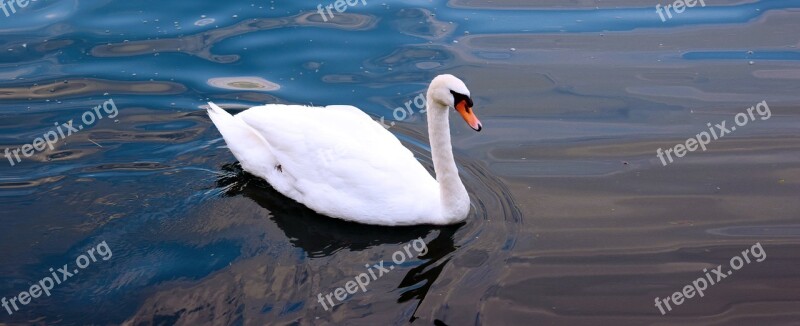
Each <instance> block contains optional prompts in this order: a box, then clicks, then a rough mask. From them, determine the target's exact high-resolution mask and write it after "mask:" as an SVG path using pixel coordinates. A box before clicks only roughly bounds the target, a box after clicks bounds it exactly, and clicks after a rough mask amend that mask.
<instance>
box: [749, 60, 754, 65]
mask: <svg viewBox="0 0 800 326" xmlns="http://www.w3.org/2000/svg"><path fill="white" fill-rule="evenodd" d="M748 63H749V64H750V65H751V66H752V65H754V64H756V62H755V61H753V60H750V62H748Z"/></svg>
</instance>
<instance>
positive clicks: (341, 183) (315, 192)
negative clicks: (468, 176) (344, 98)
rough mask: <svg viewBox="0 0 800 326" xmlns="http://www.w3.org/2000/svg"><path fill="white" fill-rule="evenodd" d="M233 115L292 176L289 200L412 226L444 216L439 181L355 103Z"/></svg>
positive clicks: (333, 213) (334, 212) (255, 110)
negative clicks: (257, 135) (294, 193)
mask: <svg viewBox="0 0 800 326" xmlns="http://www.w3.org/2000/svg"><path fill="white" fill-rule="evenodd" d="M236 117H237V118H239V119H241V120H242V121H244V122H245V123H247V124H248V125H249V126H250V127H251V128H253V129H254V130H256V131H257V132H258V133H260V134H261V136H262V137H263V138H264V139H266V141H267V142H268V143H269V145H270V146H271V152H272V153H273V154H274V155H275V157H276V159H277V161H278V162H279V164H281V166H282V170H283V172H284V173H285V174H287V176H288V177H291V178H292V179H293V180H295V181H294V184H293V186H294V187H295V188H296V190H297V192H298V193H299V194H300V198H294V197H292V196H290V197H292V198H293V199H295V200H297V201H299V202H302V203H303V204H306V205H307V206H309V207H310V208H312V209H315V210H317V211H318V212H320V213H323V214H326V215H330V216H334V217H340V218H345V219H347V218H352V217H354V216H356V217H360V218H361V219H362V220H360V222H366V223H380V224H410V223H412V222H411V221H414V220H416V219H421V218H428V219H429V218H432V217H434V216H435V215H436V214H439V213H440V212H439V210H438V206H437V204H438V202H439V201H438V199H439V193H438V184H437V183H436V181H435V180H434V179H433V178H432V177H431V175H430V174H429V173H428V171H427V170H425V168H424V167H423V166H422V165H421V164H420V163H419V162H418V161H417V160H416V158H414V155H413V154H412V153H411V151H409V150H408V149H407V148H405V147H404V146H403V145H402V144H401V143H400V141H399V140H397V138H396V137H394V135H392V134H391V133H390V132H388V131H387V130H386V129H385V128H383V127H382V126H381V125H380V124H378V123H377V122H375V121H373V120H372V119H371V118H370V117H369V116H368V115H367V114H366V113H364V112H362V111H361V110H359V109H357V108H355V107H352V106H328V107H324V108H321V107H303V106H286V105H267V106H262V107H254V108H251V109H249V110H246V111H244V112H242V113H239V114H238V115H237V116H236ZM400 215H402V216H400ZM363 219H375V220H370V221H364V220H363ZM387 220H388V221H387ZM404 221H408V222H407V223H404ZM393 222H394V223H393Z"/></svg>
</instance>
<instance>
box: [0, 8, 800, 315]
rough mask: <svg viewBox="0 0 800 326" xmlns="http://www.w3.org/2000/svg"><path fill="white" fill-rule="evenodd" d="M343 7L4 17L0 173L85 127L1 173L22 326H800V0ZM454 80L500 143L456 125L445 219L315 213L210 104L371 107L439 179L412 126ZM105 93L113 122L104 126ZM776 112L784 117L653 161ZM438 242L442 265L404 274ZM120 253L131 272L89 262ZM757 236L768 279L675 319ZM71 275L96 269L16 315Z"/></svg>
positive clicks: (760, 266)
mask: <svg viewBox="0 0 800 326" xmlns="http://www.w3.org/2000/svg"><path fill="white" fill-rule="evenodd" d="M330 3H334V2H333V1H331V2H325V1H323V2H298V1H249V2H236V1H174V2H170V1H166V2H164V1H130V2H128V1H117V0H113V1H91V2H85V1H69V0H58V1H48V0H39V1H36V2H30V4H29V5H28V6H27V7H25V8H18V10H17V12H16V13H13V14H10V15H9V16H8V17H6V16H5V14H4V13H3V12H2V11H0V45H2V46H0V103H2V105H0V155H3V154H5V152H3V151H5V150H6V149H7V148H8V149H10V150H13V149H19V148H22V147H23V146H24V145H25V144H32V143H33V142H34V140H35V139H36V138H37V137H43V135H45V134H47V133H48V132H51V131H56V130H55V128H57V127H59V126H63V124H65V123H68V122H69V121H70V120H72V121H73V122H74V126H75V128H78V126H81V127H83V129H78V130H76V131H75V132H73V133H72V134H71V135H68V136H67V135H65V137H59V139H58V141H57V142H55V143H54V146H53V147H54V148H53V149H52V150H51V149H49V148H48V149H45V150H42V151H35V153H34V154H33V155H30V157H22V158H21V160H20V161H19V162H14V160H13V158H11V159H9V156H3V157H2V158H0V208H2V213H0V225H2V226H0V299H3V298H5V299H6V300H10V299H11V298H16V299H17V303H16V304H17V305H19V306H18V308H19V309H18V310H14V309H13V307H12V306H9V307H11V308H8V310H7V309H6V308H5V307H2V306H0V325H6V324H7V325H28V324H39V325H86V324H123V323H127V324H136V325H151V324H158V325H173V324H177V325H264V324H275V325H284V324H301V325H316V324H320V325H329V324H347V325H382V324H393V325H395V324H407V323H414V324H421V325H431V324H436V325H443V324H447V325H466V324H475V325H516V324H520V325H528V324H548V325H583V324H591V325H596V324H608V325H627V324H631V325H641V324H681V325H686V324H698V325H708V324H758V325H773V324H783V325H790V324H796V323H797V322H798V320H800V314H798V311H800V309H798V308H800V291H799V290H800V278H798V276H797V275H800V265H798V264H797V263H796V262H797V259H798V254H797V253H798V247H800V232H798V213H800V204H799V203H798V201H797V196H798V194H800V173H799V172H800V139H798V136H797V135H798V132H799V131H800V114H799V113H798V112H800V111H798V108H800V94H799V93H798V92H797V91H798V89H800V63H798V58H799V56H798V53H800V52H798V48H797V47H798V46H799V45H800V34H798V33H797V31H798V30H800V23H798V22H800V1H796V0H784V1H744V0H742V1H738V0H725V1H722V0H720V1H712V0H706V4H707V6H706V7H694V8H687V9H686V11H685V12H683V13H680V14H674V13H673V15H674V17H673V18H672V19H669V20H667V21H664V22H662V21H661V19H660V18H659V16H658V14H657V13H656V11H655V5H656V4H657V3H661V4H662V5H666V4H667V3H665V2H658V1H636V2H635V4H631V3H628V2H622V1H604V2H597V1H569V2H556V1H539V2H536V3H526V2H522V1H513V0H508V1H502V2H491V3H485V2H477V1H471V0H452V1H449V2H446V1H439V0H436V1H402V2H373V1H369V0H367V1H366V5H363V4H362V3H361V2H360V1H359V2H358V5H355V6H352V7H348V8H347V11H346V12H344V13H337V12H334V14H335V16H336V17H335V18H334V19H332V20H330V21H324V20H323V18H322V17H321V16H320V15H319V14H318V13H317V5H320V4H321V5H323V6H325V5H327V4H330ZM443 73H450V74H454V75H456V76H458V77H460V78H461V79H463V80H464V81H465V82H466V84H467V85H468V86H469V88H470V90H471V93H472V97H473V100H474V102H475V108H474V109H475V112H476V113H477V114H478V116H479V117H480V119H481V121H482V122H483V125H484V130H483V131H481V132H480V133H475V132H473V131H472V130H471V129H469V127H467V126H466V125H464V124H463V123H461V122H460V121H457V119H456V117H457V116H455V115H454V116H453V117H454V118H453V124H452V133H453V146H454V149H455V156H456V160H457V163H458V166H459V170H460V173H461V177H462V179H463V180H464V183H465V185H466V187H467V189H468V191H469V192H470V196H471V198H472V203H473V207H472V211H471V213H470V217H469V218H468V220H467V221H466V222H465V223H462V224H459V225H454V226H449V227H431V226H418V227H404V228H383V227H372V226H364V225H357V224H351V223H345V222H340V221H336V220H331V219H329V218H326V217H324V216H319V215H317V214H315V213H313V212H312V211H310V210H308V209H306V208H304V207H303V206H302V205H300V204H297V203H294V202H292V201H291V200H289V199H287V198H285V197H283V196H281V195H280V194H278V193H277V192H276V191H274V190H273V189H271V188H270V186H269V185H268V184H266V183H265V182H264V181H262V180H258V179H257V178H255V177H253V176H251V175H249V174H247V173H244V172H243V171H242V170H241V167H240V166H239V165H238V164H237V162H236V159H235V158H234V157H233V156H232V155H231V154H230V152H229V151H228V149H227V147H226V146H225V143H224V141H223V140H222V139H221V136H220V134H219V132H218V131H217V130H216V129H215V127H214V126H213V125H212V124H211V122H210V121H209V119H208V117H207V116H206V113H205V109H204V105H205V104H206V102H208V101H214V102H215V103H219V104H220V105H222V106H223V107H225V108H226V109H229V110H230V111H231V112H238V111H239V110H241V109H244V108H248V107H251V106H255V105H260V104H264V103H283V104H303V105H317V106H322V105H330V104H348V105H355V106H357V107H359V108H361V109H362V110H364V111H365V112H367V113H368V114H370V115H371V116H373V117H374V118H376V119H380V118H384V119H385V121H386V123H389V122H393V123H395V125H393V126H392V127H391V128H390V131H391V132H392V133H394V134H395V135H396V136H397V137H398V138H399V139H400V140H401V141H402V142H403V143H404V144H405V145H406V146H407V147H409V148H410V149H411V150H412V151H413V152H414V153H415V155H417V157H418V158H419V160H420V161H421V162H422V164H423V165H424V166H425V167H426V168H428V169H429V170H430V169H432V163H431V160H430V148H429V146H428V139H427V132H426V129H425V128H426V124H425V118H424V115H422V114H414V115H411V116H409V117H407V118H405V119H398V118H396V117H395V116H394V114H393V113H394V109H395V108H397V107H402V106H403V104H404V103H406V102H407V101H409V100H412V99H413V98H414V97H416V96H417V95H418V94H419V93H420V92H423V91H424V90H425V88H426V87H427V84H428V83H429V82H430V80H431V79H432V78H433V77H435V76H436V75H438V74H443ZM109 100H111V101H113V103H114V105H115V107H116V108H117V109H118V111H116V112H117V114H116V115H114V114H113V113H110V111H104V110H99V111H92V110H93V109H92V108H93V107H96V106H97V105H102V104H103V103H104V102H106V101H109ZM761 101H766V102H767V103H769V107H770V109H771V114H772V116H771V117H770V118H769V119H766V120H761V119H756V120H754V121H751V122H749V123H748V124H747V125H746V126H742V127H740V128H739V129H737V130H736V131H734V132H732V133H731V134H729V135H726V136H725V137H724V138H721V139H719V140H715V141H714V142H712V143H710V144H709V146H708V150H706V151H695V152H690V153H688V154H687V155H686V156H685V157H681V158H676V159H675V161H674V162H672V163H670V164H669V165H666V166H663V165H662V163H661V161H660V159H659V158H658V157H657V156H656V150H657V149H659V148H661V149H667V148H672V147H673V146H675V145H676V144H679V143H684V142H685V141H686V139H687V138H690V137H694V136H695V135H696V134H697V133H699V132H702V131H704V130H707V129H708V128H707V127H706V124H707V123H712V124H715V123H719V122H720V121H723V120H727V121H728V124H729V125H731V124H732V123H733V121H734V116H735V115H736V114H737V113H740V112H745V111H746V109H747V108H749V107H751V106H754V105H756V104H757V103H759V102H761ZM87 111H90V112H95V113H94V114H95V116H96V117H97V118H98V119H96V121H94V122H93V123H86V121H84V120H83V115H84V114H85V112H87ZM112 115H113V116H112ZM756 117H757V116H756ZM61 128H62V132H66V130H63V129H64V128H65V127H61ZM23 156H24V155H23ZM415 239H423V240H424V241H425V243H426V245H427V249H428V250H429V252H428V253H427V254H425V255H421V256H415V257H411V258H410V259H408V260H407V261H405V262H403V263H399V264H395V263H394V262H392V261H391V259H392V254H393V253H395V252H396V251H398V250H401V249H402V248H403V246H405V245H407V244H410V243H412V242H413V241H414V240H415ZM103 241H106V242H107V244H108V247H109V249H110V250H111V252H112V255H111V258H109V259H108V260H102V259H98V260H97V261H94V262H92V263H91V264H89V265H88V266H86V267H85V268H77V267H75V264H76V258H77V257H79V256H81V255H84V254H86V255H88V251H89V250H90V249H96V248H97V245H98V244H99V243H101V242H103ZM756 243H760V244H761V245H763V248H764V251H765V252H766V257H767V258H766V259H765V260H763V261H761V262H753V263H750V264H747V265H745V266H744V267H743V268H742V269H741V270H738V271H736V272H735V273H733V274H732V275H731V276H730V277H728V278H726V279H725V280H724V281H723V282H721V283H720V284H717V285H714V286H712V287H710V288H709V289H708V290H707V293H706V295H705V296H704V297H702V298H699V297H695V298H692V299H687V300H686V301H685V303H684V304H682V305H679V306H673V307H672V308H673V309H672V310H671V311H669V312H667V313H666V314H664V315H662V314H661V313H660V312H659V310H658V309H657V308H656V307H655V306H654V298H665V297H667V296H669V295H671V294H672V293H673V292H675V291H677V290H680V289H681V288H682V287H683V286H685V285H687V284H691V282H692V281H693V280H695V279H697V278H698V277H701V276H702V275H703V272H702V271H703V269H711V268H714V267H716V266H717V265H720V264H721V265H723V266H726V265H727V264H728V261H729V260H730V259H731V257H733V256H736V255H740V254H741V252H742V251H743V250H745V249H747V248H751V247H752V246H753V245H754V244H756ZM381 260H384V261H386V262H387V264H386V266H387V267H388V266H393V267H394V269H392V271H391V272H390V273H388V274H386V275H384V276H382V277H380V278H379V279H377V280H374V281H373V282H371V283H370V284H369V286H368V288H367V290H366V291H365V292H361V291H360V290H359V291H358V292H356V293H355V294H353V295H351V296H348V298H347V299H345V300H344V301H343V302H340V303H337V304H336V305H335V307H333V309H331V310H326V309H325V308H324V307H323V306H322V305H321V304H320V303H319V302H318V295H319V294H322V295H323V296H324V295H325V294H328V293H331V292H333V291H334V290H335V289H336V288H338V287H344V286H345V284H346V283H347V282H348V281H350V280H353V279H354V277H356V276H357V275H359V274H361V273H364V272H366V271H367V269H366V268H365V266H364V265H365V264H369V265H373V264H376V263H378V262H379V261H381ZM64 264H68V265H69V269H70V270H73V269H77V270H79V273H77V274H75V275H74V276H72V277H70V278H68V279H66V280H64V282H63V283H62V284H57V285H56V286H54V287H53V289H52V290H50V292H51V295H49V296H46V295H45V296H42V297H38V298H33V299H31V301H30V302H29V303H28V304H26V305H22V304H20V303H19V295H20V292H22V291H29V290H30V289H31V286H33V285H35V284H39V281H41V280H43V279H44V278H46V277H53V276H52V274H51V272H50V271H49V269H50V268H53V270H54V271H56V270H57V269H59V268H61V267H62V266H63V265H64ZM56 273H57V274H56V275H60V274H61V273H60V272H56ZM8 311H11V312H12V313H13V314H8Z"/></svg>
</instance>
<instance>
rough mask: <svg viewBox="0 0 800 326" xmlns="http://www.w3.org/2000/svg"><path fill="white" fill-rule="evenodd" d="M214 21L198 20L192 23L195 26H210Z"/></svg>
mask: <svg viewBox="0 0 800 326" xmlns="http://www.w3.org/2000/svg"><path fill="white" fill-rule="evenodd" d="M215 21H216V19H214V18H203V19H201V20H198V21H196V22H194V24H195V26H206V25H208V24H211V23H213V22H215Z"/></svg>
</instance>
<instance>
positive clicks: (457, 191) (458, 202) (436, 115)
mask: <svg viewBox="0 0 800 326" xmlns="http://www.w3.org/2000/svg"><path fill="white" fill-rule="evenodd" d="M427 105H428V110H427V115H428V136H429V138H430V141H431V154H432V155H433V169H434V171H435V172H436V181H437V182H438V183H439V190H440V197H441V201H442V218H443V219H444V221H443V222H445V223H453V222H456V221H458V220H462V219H463V218H464V217H466V215H467V213H469V195H468V194H467V190H466V188H464V184H463V183H461V178H459V176H458V168H456V162H455V160H454V158H453V145H452V144H451V143H450V119H449V115H448V113H449V111H448V108H446V107H443V106H442V105H440V104H438V103H436V102H434V101H431V96H430V95H429V96H428V103H427Z"/></svg>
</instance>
